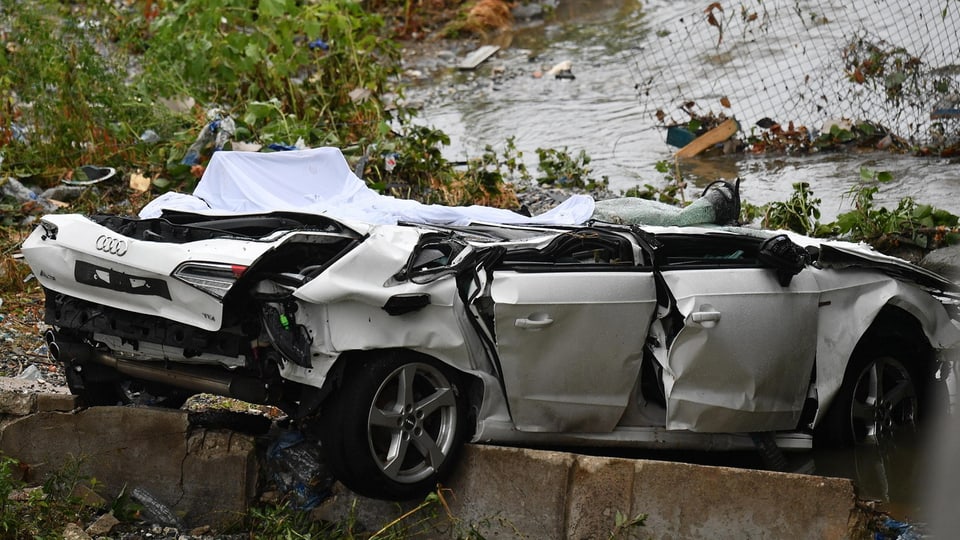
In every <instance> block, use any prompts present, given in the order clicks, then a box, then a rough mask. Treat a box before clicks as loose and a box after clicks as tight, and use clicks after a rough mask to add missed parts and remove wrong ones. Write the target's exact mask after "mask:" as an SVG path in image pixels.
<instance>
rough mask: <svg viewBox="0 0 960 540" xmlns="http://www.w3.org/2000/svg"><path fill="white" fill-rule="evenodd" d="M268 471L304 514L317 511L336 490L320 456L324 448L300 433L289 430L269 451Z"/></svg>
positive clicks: (267, 456) (266, 464)
mask: <svg viewBox="0 0 960 540" xmlns="http://www.w3.org/2000/svg"><path fill="white" fill-rule="evenodd" d="M266 458H267V459H266V463H265V468H266V470H267V473H268V475H269V478H271V479H272V480H273V482H274V483H275V484H276V486H277V490H278V491H280V492H282V493H285V494H287V495H288V496H290V497H291V500H292V502H293V503H294V504H295V505H296V506H297V508H299V509H301V510H309V509H311V508H314V507H315V506H317V505H318V504H320V503H321V502H323V500H324V499H326V498H327V497H328V496H329V495H330V492H331V488H332V487H333V482H334V481H333V477H332V476H331V475H330V474H329V473H328V472H327V470H326V467H325V466H324V465H323V460H322V457H321V455H320V445H319V443H317V442H314V441H309V440H307V439H305V438H304V437H303V434H302V433H300V432H299V431H296V430H286V431H283V432H281V433H279V435H278V436H277V437H276V439H275V440H274V441H273V442H271V443H270V446H269V447H268V448H267V455H266Z"/></svg>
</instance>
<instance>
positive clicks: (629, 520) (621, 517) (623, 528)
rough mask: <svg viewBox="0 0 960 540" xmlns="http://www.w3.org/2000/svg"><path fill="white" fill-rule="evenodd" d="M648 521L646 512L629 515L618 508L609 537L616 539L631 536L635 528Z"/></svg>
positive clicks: (610, 539)
mask: <svg viewBox="0 0 960 540" xmlns="http://www.w3.org/2000/svg"><path fill="white" fill-rule="evenodd" d="M646 521H647V515H646V514H637V515H635V516H633V517H629V516H628V515H627V514H624V513H623V512H621V511H619V510H617V513H616V515H615V516H614V523H613V531H611V533H610V535H609V536H608V537H607V538H608V539H609V540H614V539H615V538H631V537H632V536H631V534H632V532H633V529H636V528H638V527H643V526H645V525H646Z"/></svg>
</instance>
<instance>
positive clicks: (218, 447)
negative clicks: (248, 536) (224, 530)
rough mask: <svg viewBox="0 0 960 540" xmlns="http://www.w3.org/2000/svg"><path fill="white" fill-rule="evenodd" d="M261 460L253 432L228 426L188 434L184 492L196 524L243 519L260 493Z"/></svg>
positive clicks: (186, 508)
mask: <svg viewBox="0 0 960 540" xmlns="http://www.w3.org/2000/svg"><path fill="white" fill-rule="evenodd" d="M258 470H259V469H258V464H257V459H256V443H255V441H254V439H253V437H252V436H250V435H246V434H243V433H235V432H232V431H227V430H203V429H199V430H195V431H193V432H191V433H190V435H189V437H188V438H187V455H186V459H185V460H184V462H183V468H182V478H183V496H182V498H181V499H180V500H179V501H178V507H182V508H183V509H184V511H185V512H186V514H185V515H184V518H183V519H184V521H185V522H187V523H192V524H209V525H223V524H228V523H234V522H237V521H239V520H240V519H242V517H243V513H244V512H245V511H246V509H247V506H248V505H249V503H250V501H251V500H253V498H254V496H256V487H257V475H258Z"/></svg>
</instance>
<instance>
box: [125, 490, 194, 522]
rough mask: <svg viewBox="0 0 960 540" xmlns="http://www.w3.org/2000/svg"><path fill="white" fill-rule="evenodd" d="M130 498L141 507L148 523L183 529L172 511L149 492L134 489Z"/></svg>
mask: <svg viewBox="0 0 960 540" xmlns="http://www.w3.org/2000/svg"><path fill="white" fill-rule="evenodd" d="M130 497H131V498H132V499H133V500H135V501H137V502H138V503H140V504H142V505H143V510H142V513H143V515H144V517H146V518H147V520H148V521H151V522H153V523H159V524H160V525H165V526H167V527H174V528H176V529H183V528H184V527H183V523H181V522H180V519H178V518H177V516H176V515H175V514H174V513H173V511H171V510H170V508H169V507H167V505H165V504H163V503H162V502H160V501H158V500H157V499H156V497H154V496H153V495H151V494H150V492H149V491H147V490H145V489H143V488H141V487H135V488H133V490H132V491H131V492H130Z"/></svg>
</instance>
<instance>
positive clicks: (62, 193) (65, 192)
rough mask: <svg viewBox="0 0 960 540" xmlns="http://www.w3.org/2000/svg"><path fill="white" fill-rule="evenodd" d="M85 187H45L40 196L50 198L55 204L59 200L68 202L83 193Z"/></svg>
mask: <svg viewBox="0 0 960 540" xmlns="http://www.w3.org/2000/svg"><path fill="white" fill-rule="evenodd" d="M85 189H86V188H84V187H83V186H56V187H52V188H49V189H45V190H44V191H43V193H41V194H40V197H42V198H44V199H48V200H49V201H50V202H52V203H54V204H56V203H57V202H58V201H59V202H63V203H67V202H69V201H73V200H76V199H77V198H78V197H80V195H83V192H84V190H85Z"/></svg>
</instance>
